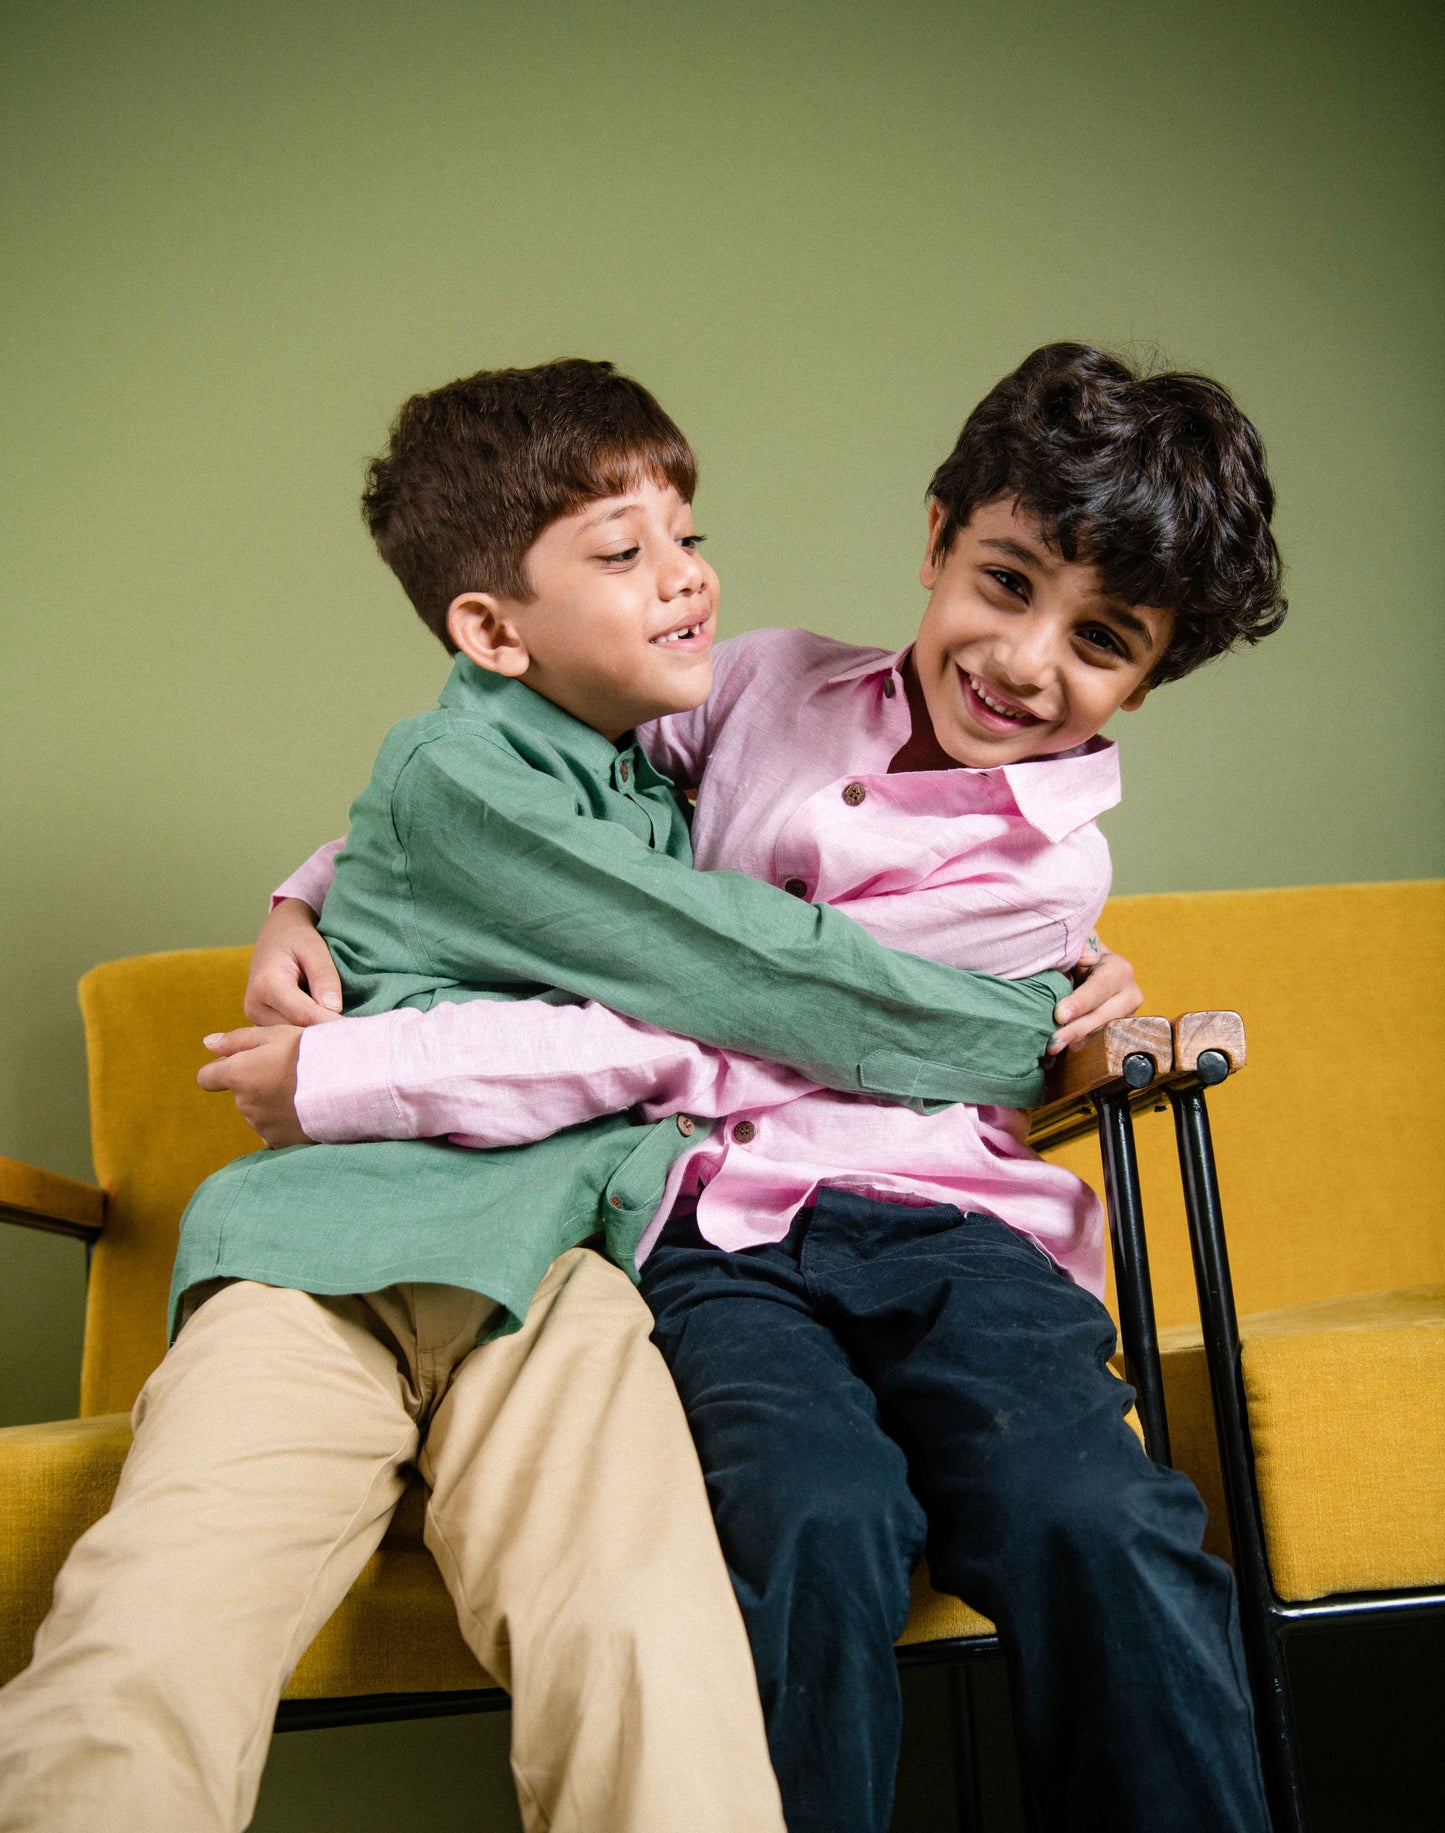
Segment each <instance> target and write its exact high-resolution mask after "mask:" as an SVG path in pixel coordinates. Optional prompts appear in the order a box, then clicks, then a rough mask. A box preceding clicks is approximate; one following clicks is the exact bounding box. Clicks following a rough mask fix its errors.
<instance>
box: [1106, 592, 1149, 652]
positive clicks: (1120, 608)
mask: <svg viewBox="0 0 1445 1833" xmlns="http://www.w3.org/2000/svg"><path fill="white" fill-rule="evenodd" d="M1104 611H1105V614H1106V615H1107V616H1109V617H1112V618H1113V620H1114V622H1115V623H1116V624H1122V625H1123V626H1124V628H1125V629H1126V630H1132V631H1133V633H1134V635H1135V636H1137V637H1139V638H1140V639H1141V640H1142V641H1143V642H1145V643H1152V642H1153V641H1154V639H1155V637H1156V636H1158V634H1159V633H1158V631H1157V630H1151V629H1150V628H1149V626H1148V625H1147V624H1146V623H1145V622H1144V620H1143V618H1142V617H1136V616H1135V615H1134V613H1133V612H1132V611H1131V610H1130V609H1129V607H1128V606H1127V605H1123V604H1120V602H1119V600H1118V599H1117V598H1110V599H1108V600H1106V601H1105V604H1104Z"/></svg>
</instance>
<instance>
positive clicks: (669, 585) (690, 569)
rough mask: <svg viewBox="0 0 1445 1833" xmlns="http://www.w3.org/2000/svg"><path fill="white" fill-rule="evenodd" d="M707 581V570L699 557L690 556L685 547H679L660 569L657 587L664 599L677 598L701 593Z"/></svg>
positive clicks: (695, 555)
mask: <svg viewBox="0 0 1445 1833" xmlns="http://www.w3.org/2000/svg"><path fill="white" fill-rule="evenodd" d="M706 579H707V569H706V566H705V564H704V562H703V561H702V560H701V559H700V558H699V556H698V555H697V554H690V553H689V552H688V551H687V549H686V548H685V547H677V548H674V549H673V552H672V557H671V558H670V559H669V560H668V562H667V563H666V564H665V565H663V566H662V567H661V568H660V569H659V571H658V579H657V586H658V591H659V592H660V593H661V594H662V596H663V597H664V598H676V597H679V596H680V595H682V594H683V593H686V592H700V591H701V590H702V588H703V586H704V584H705V583H706Z"/></svg>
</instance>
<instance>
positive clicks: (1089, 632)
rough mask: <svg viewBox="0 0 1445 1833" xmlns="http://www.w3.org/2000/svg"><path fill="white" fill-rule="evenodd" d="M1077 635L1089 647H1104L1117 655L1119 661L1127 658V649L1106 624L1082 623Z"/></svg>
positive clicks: (1124, 660)
mask: <svg viewBox="0 0 1445 1833" xmlns="http://www.w3.org/2000/svg"><path fill="white" fill-rule="evenodd" d="M1079 635H1080V636H1081V637H1082V638H1083V639H1084V641H1085V642H1086V643H1087V644H1088V645H1089V647H1090V648H1091V649H1105V650H1107V651H1108V652H1109V653H1110V655H1115V656H1118V658H1119V660H1120V661H1121V662H1127V661H1128V660H1129V651H1128V650H1127V649H1126V648H1125V646H1124V644H1123V642H1122V641H1121V639H1120V638H1119V637H1118V636H1116V635H1115V633H1114V632H1113V631H1112V630H1111V629H1110V628H1109V627H1108V625H1107V624H1084V625H1082V626H1081V627H1080V630H1079Z"/></svg>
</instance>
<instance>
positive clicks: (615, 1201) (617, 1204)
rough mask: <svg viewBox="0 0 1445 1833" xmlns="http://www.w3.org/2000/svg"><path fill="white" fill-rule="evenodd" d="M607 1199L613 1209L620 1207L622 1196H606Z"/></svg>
mask: <svg viewBox="0 0 1445 1833" xmlns="http://www.w3.org/2000/svg"><path fill="white" fill-rule="evenodd" d="M607 1201H608V1202H609V1203H610V1204H611V1205H612V1207H613V1208H614V1209H621V1207H622V1198H621V1197H608V1199H607Z"/></svg>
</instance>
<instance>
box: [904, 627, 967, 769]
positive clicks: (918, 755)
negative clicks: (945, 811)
mask: <svg viewBox="0 0 1445 1833" xmlns="http://www.w3.org/2000/svg"><path fill="white" fill-rule="evenodd" d="M903 691H904V692H905V693H906V694H907V696H908V713H909V717H910V719H911V720H912V722H913V730H912V731H911V732H910V733H909V734H908V740H907V742H906V743H905V744H904V745H903V747H902V748H901V750H899V751H898V752H896V753H895V754H894V758H893V762H892V763H891V764H890V765H889V766H888V774H889V775H890V776H892V775H894V774H895V773H896V772H899V771H903V770H957V769H959V768H960V766H959V762H958V759H957V758H956V757H950V756H949V755H948V753H947V752H946V751H945V750H944V748H943V746H942V745H941V744H939V742H938V740H937V739H936V738H935V737H934V736H933V721H932V719H931V718H930V717H929V713H928V702H927V701H926V700H925V699H924V698H923V685H922V683H921V682H920V681H919V679H918V670H917V669H916V668H915V667H914V666H913V651H912V650H911V649H910V650H909V652H908V654H907V655H906V656H905V657H904V658H903Z"/></svg>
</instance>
